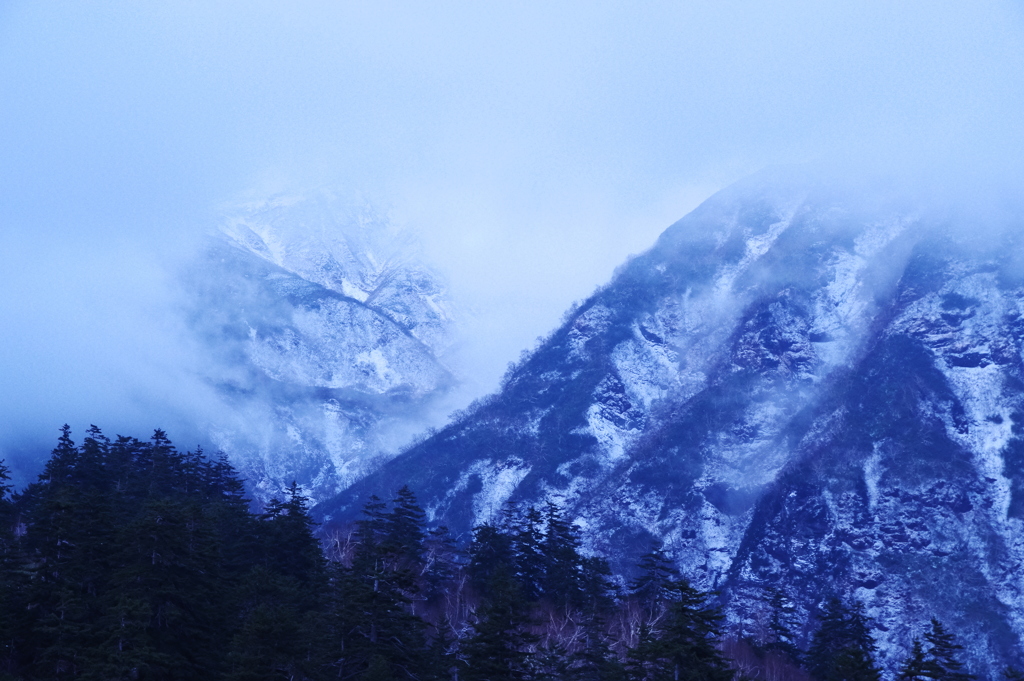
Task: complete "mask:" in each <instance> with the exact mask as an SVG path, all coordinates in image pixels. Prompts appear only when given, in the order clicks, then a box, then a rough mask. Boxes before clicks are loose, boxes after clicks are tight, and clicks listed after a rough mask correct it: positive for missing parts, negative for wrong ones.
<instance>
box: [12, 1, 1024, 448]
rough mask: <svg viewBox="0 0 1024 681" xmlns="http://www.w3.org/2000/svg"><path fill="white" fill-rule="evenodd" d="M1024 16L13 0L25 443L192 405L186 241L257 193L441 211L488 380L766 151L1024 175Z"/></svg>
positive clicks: (957, 177)
mask: <svg viewBox="0 0 1024 681" xmlns="http://www.w3.org/2000/svg"><path fill="white" fill-rule="evenodd" d="M1022 15H1024V9H1022V3H1021V2H1020V1H1019V0H1017V1H1014V2H974V3H963V2H941V1H938V2H936V1H928V2H923V1H917V2H914V1H907V2H892V1H891V0H889V1H885V2H873V1H863V0H862V1H858V2H824V3H823V2H820V1H814V2H812V1H809V0H808V1H805V2H801V1H787V2H753V1H745V0H744V1H741V0H716V1H714V2H630V3H625V2H618V3H612V2H596V1H590V2H522V3H490V2H429V3H427V2H419V3H417V2H372V3H370V2H365V3H353V2H306V1H303V0H294V1H291V2H287V3H282V2H255V1H252V0H246V1H244V2H243V1H238V2H218V1H216V0H197V1H195V2H162V3H137V2H89V1H84V0H76V1H74V2H45V3H40V2H28V1H26V2H21V1H18V0H3V1H2V2H0V267H2V270H0V316H2V318H3V319H4V324H3V326H2V327H0V385H3V390H2V396H0V414H2V416H0V448H2V447H3V443H4V442H5V441H10V440H11V438H12V437H14V435H15V434H18V433H24V432H28V431H34V430H42V431H44V432H45V434H44V438H45V439H46V441H49V440H50V439H51V438H50V435H51V434H52V431H53V429H54V428H55V427H56V426H57V425H59V424H60V423H62V422H63V421H65V420H68V421H72V422H75V421H76V420H77V421H78V422H79V423H84V422H89V421H95V422H98V423H101V424H110V427H111V428H114V427H115V426H117V427H120V426H119V425H118V424H124V429H126V430H127V429H130V428H142V427H144V426H149V425H151V424H152V421H153V420H154V418H156V417H154V416H153V414H154V413H156V414H158V415H160V416H163V415H166V418H159V420H160V421H161V422H162V423H169V422H171V421H173V419H174V418H175V417H174V415H173V414H174V413H176V412H180V414H181V415H182V416H181V418H183V419H186V420H187V418H188V412H189V411H190V410H191V409H193V408H195V407H194V406H193V405H190V404H189V402H190V400H191V401H192V402H193V403H194V402H195V401H196V400H195V399H194V395H193V393H192V392H191V391H192V389H193V387H192V386H191V384H189V382H188V381H187V380H186V379H184V378H181V377H180V376H178V375H177V374H176V370H175V367H178V366H181V365H183V364H187V362H188V361H189V360H188V355H189V352H190V348H189V347H188V346H187V344H185V343H184V342H183V341H181V339H180V338H179V336H178V330H177V327H176V324H177V322H176V321H175V320H174V319H173V316H172V315H170V313H168V312H167V310H169V309H171V308H172V307H173V305H174V302H175V292H174V290H173V287H172V286H169V285H168V283H167V277H166V275H165V271H166V263H167V262H174V260H175V259H176V258H180V257H184V255H185V254H187V253H188V251H189V248H190V247H191V245H192V244H193V243H194V241H195V239H196V238H197V235H199V234H201V233H202V232H203V231H204V230H206V229H208V228H209V227H210V225H211V222H212V220H213V219H214V215H215V213H214V208H215V206H216V205H217V204H219V203H221V202H223V201H226V200H230V199H232V198H233V197H235V196H237V195H239V194H240V193H243V192H251V191H257V192H259V191H273V190H277V189H291V188H296V187H308V186H314V185H328V186H331V187H340V188H343V189H344V190H346V191H352V192H353V193H356V192H358V193H360V194H361V195H363V196H366V197H368V198H369V199H370V200H371V201H372V202H374V203H376V204H378V205H380V206H383V207H385V208H386V209H388V210H390V211H391V212H392V214H393V215H394V216H395V218H396V219H397V220H400V221H402V222H404V223H405V224H407V225H408V226H410V227H412V228H414V229H416V230H418V231H420V232H422V233H423V235H424V242H425V244H426V248H427V252H428V254H429V256H430V257H431V258H432V259H433V260H434V261H435V262H437V263H438V264H439V266H440V267H441V268H442V269H443V270H444V271H445V272H447V274H448V276H449V277H450V280H451V282H452V286H453V288H454V291H455V293H456V295H457V296H459V297H460V299H461V300H463V301H465V302H467V303H468V304H471V305H474V306H476V307H477V308H478V309H480V310H481V311H482V313H481V314H482V316H481V318H480V320H479V321H478V322H477V324H476V326H475V327H473V329H472V330H471V332H472V333H473V334H474V335H473V337H472V339H471V345H472V346H473V347H472V348H471V350H470V352H469V354H468V355H467V357H468V359H467V362H468V364H467V366H469V367H471V369H472V371H474V372H477V373H478V374H479V376H480V380H481V385H484V386H486V385H489V384H490V383H489V382H491V383H493V380H494V378H495V377H496V376H497V375H498V374H500V372H501V370H502V368H503V367H504V365H505V363H506V362H507V361H509V360H510V359H513V358H514V357H515V356H516V355H517V354H518V352H519V350H520V349H522V348H523V347H526V346H528V345H530V344H531V343H532V342H533V339H534V338H535V337H536V336H538V335H540V334H543V333H546V332H547V331H548V330H549V329H550V328H551V327H552V326H553V325H554V324H555V323H556V322H557V320H558V318H559V316H560V314H561V311H562V310H563V309H564V308H565V307H566V306H567V305H568V304H569V303H570V302H571V301H572V300H574V299H577V298H580V297H582V296H584V295H586V294H587V293H588V292H589V291H590V290H592V289H593V288H594V286H596V285H598V284H600V283H602V282H603V281H605V280H606V279H607V278H608V276H609V275H610V274H611V272H612V270H613V269H614V267H615V266H616V265H617V264H619V263H620V262H621V261H622V260H623V259H624V258H625V256H626V255H627V254H629V253H635V252H638V251H640V250H643V249H644V248H646V247H647V246H648V245H650V243H652V242H653V240H654V238H655V237H656V236H657V234H658V233H660V231H661V230H662V229H664V227H666V226H667V225H668V224H669V223H671V222H672V221H674V220H675V219H677V218H679V217H681V216H682V214H684V213H685V212H686V211H687V210H689V209H690V208H692V207H693V206H694V205H695V204H696V203H697V202H698V201H699V200H701V199H702V198H704V197H706V196H707V195H708V194H709V193H711V192H712V191H714V190H715V189H717V188H719V187H721V186H723V185H725V184H727V183H729V182H731V181H732V180H734V179H737V178H739V177H741V176H743V175H745V174H747V173H749V172H752V171H755V170H758V169H760V168H762V167H764V166H766V165H771V164H777V163H786V162H792V161H803V160H811V159H822V158H824V159H835V158H839V159H843V161H842V162H843V163H846V164H848V165H850V166H852V167H858V168H859V167H862V166H863V167H871V166H874V165H877V166H882V167H896V168H898V172H900V173H906V174H910V175H927V176H929V177H933V176H934V177H941V178H944V179H942V180H938V181H941V182H945V183H948V186H951V187H953V186H955V187H961V188H962V187H966V189H964V190H963V191H964V192H965V193H966V192H973V191H976V190H977V189H978V188H980V187H988V186H993V185H996V184H998V185H999V186H1001V187H1011V188H1017V187H1020V180H1021V178H1022V174H1021V172H1020V170H1021V166H1022V160H1021V159H1022V156H1024V154H1022V150H1024V126H1022V123H1021V120H1022V119H1024V113H1022V112H1024V20H1022ZM199 401H201V400H199ZM111 422H114V423H111ZM76 425H78V424H76Z"/></svg>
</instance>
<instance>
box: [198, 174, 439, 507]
mask: <svg viewBox="0 0 1024 681" xmlns="http://www.w3.org/2000/svg"><path fill="white" fill-rule="evenodd" d="M188 279H189V282H190V287H191V291H192V296H193V297H192V300H193V303H194V304H193V306H192V313H191V314H192V317H191V322H192V326H193V328H194V329H195V331H196V333H197V334H198V335H199V337H200V339H201V347H203V349H204V351H206V352H207V353H208V354H209V356H210V357H211V361H210V363H209V367H208V373H209V379H210V380H211V381H212V382H214V383H215V384H216V385H217V387H218V394H219V395H220V396H221V397H222V399H223V401H224V404H225V408H224V409H223V410H222V411H221V413H218V414H214V415H212V416H211V419H210V422H211V424H212V428H213V431H214V432H213V433H212V435H213V439H214V441H215V442H216V444H217V445H218V446H219V447H221V448H223V449H224V451H225V452H227V453H228V455H229V456H230V458H231V459H232V460H233V462H234V463H235V464H236V465H237V466H238V467H239V468H240V470H241V471H242V473H243V475H244V476H245V477H246V478H247V479H248V480H249V481H250V483H251V484H252V486H253V488H254V490H255V491H256V493H257V495H259V496H263V497H267V496H270V495H274V494H278V493H279V492H280V490H281V489H282V488H283V487H284V486H286V485H288V484H289V483H290V482H291V481H292V480H293V479H295V480H297V481H298V482H299V483H300V484H302V485H303V486H304V488H305V489H306V490H307V492H308V493H309V494H310V495H311V496H312V497H313V499H314V501H317V500H319V499H322V498H324V497H325V496H329V495H332V494H335V493H337V491H338V490H340V489H343V488H344V487H345V486H346V485H348V484H350V483H351V482H352V481H354V480H355V479H357V478H359V477H361V476H362V475H365V474H366V472H367V471H369V470H371V469H372V468H373V467H374V466H375V465H377V464H379V462H380V460H381V459H382V458H384V457H386V456H387V455H389V454H390V453H393V452H394V451H395V449H396V448H397V447H399V446H400V445H401V444H403V443H404V442H406V441H407V440H408V437H409V436H410V435H411V434H412V433H414V432H416V431H418V430H420V429H422V428H424V427H425V424H426V422H427V416H428V415H429V412H430V410H431V408H432V406H433V405H434V403H435V402H436V400H437V399H438V397H439V396H440V395H442V394H444V393H445V391H446V390H447V389H448V388H450V387H451V385H452V383H453V379H452V376H451V374H450V372H449V371H448V369H447V368H446V366H445V360H444V356H445V353H446V352H447V351H448V349H449V347H450V345H451V341H452V338H453V335H452V334H453V324H454V321H453V312H452V305H451V302H450V301H449V300H448V297H447V294H446V291H445V288H444V286H443V284H442V283H441V280H440V279H439V278H438V276H437V275H436V274H435V273H434V272H433V271H432V270H431V269H430V268H429V267H427V266H426V265H425V264H424V263H422V262H420V261H418V260H417V259H416V257H415V244H414V243H413V242H412V240H411V238H410V237H409V235H408V234H407V233H405V232H402V231H401V230H399V229H396V228H395V227H393V226H392V225H391V224H390V223H389V222H388V221H386V220H384V219H382V218H380V217H377V216H374V215H372V214H368V213H365V212H353V211H351V210H349V209H347V208H346V207H345V206H344V205H343V204H340V203H339V202H337V201H335V200H332V199H331V198H330V197H329V196H328V195H326V194H322V193H317V194H312V195H310V196H304V197H274V198H271V199H267V200H263V201H259V202H254V203H251V204H247V205H243V206H238V207H236V208H235V209H234V210H233V211H231V212H230V213H229V214H228V216H227V218H226V219H225V222H224V225H223V227H222V229H221V234H220V235H219V236H218V237H217V238H216V239H214V240H213V243H212V244H211V246H210V248H209V250H208V251H207V253H206V255H205V257H204V259H203V260H202V262H200V263H197V265H196V267H195V268H193V270H192V271H191V272H190V274H189V277H188Z"/></svg>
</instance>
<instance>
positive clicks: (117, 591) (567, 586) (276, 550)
mask: <svg viewBox="0 0 1024 681" xmlns="http://www.w3.org/2000/svg"><path fill="white" fill-rule="evenodd" d="M8 480H9V477H8V475H7V470H6V469H5V468H4V467H3V466H2V464H0V515H2V518H0V520H2V523H0V526H2V534H0V679H96V680H100V679H102V680H120V679H183V680H184V679H188V680H193V679H225V680H230V681H260V680H264V679H266V680H270V679H289V680H300V679H307V680H319V679H323V680H327V679H360V680H366V681H383V680H392V679H393V680H407V679H408V680H415V681H432V680H435V679H438V680H439V679H444V680H452V681H504V680H516V681H520V680H521V681H530V680H537V681H541V680H548V679H550V680H562V679H564V680H573V681H576V680H578V681H591V680H592V681H662V680H666V681H669V680H671V681H690V680H693V681H696V680H698V679H700V680H702V681H716V680H722V681H725V680H727V679H733V678H737V679H739V678H750V679H753V678H759V679H780V680H781V679H818V680H820V681H840V680H843V681H860V680H865V681H875V680H877V679H880V678H881V676H882V674H881V671H880V669H879V667H878V666H877V663H876V661H875V651H876V649H875V644H874V641H873V640H872V637H871V634H870V622H869V620H868V618H867V616H866V615H865V613H864V610H863V608H862V607H861V606H860V605H859V604H857V603H855V602H844V601H842V600H840V599H838V598H835V599H831V600H829V601H827V602H826V604H825V606H824V607H823V609H822V611H821V612H820V613H818V614H817V616H816V618H815V619H816V628H815V630H814V631H815V633H814V634H813V635H812V636H811V637H810V640H809V645H808V646H807V649H806V650H804V649H802V648H801V647H800V645H799V643H800V642H799V640H798V638H799V637H798V633H797V632H800V631H803V630H804V629H806V627H804V623H803V622H800V621H798V619H797V618H796V615H795V609H794V607H793V604H792V603H791V602H790V601H789V599H788V598H787V597H786V595H785V594H784V593H782V592H781V591H779V590H769V592H768V593H766V595H765V607H766V608H767V612H769V613H770V615H769V617H768V618H767V622H766V625H765V626H764V627H763V631H762V632H760V633H759V634H758V635H757V636H746V637H737V636H731V637H730V636H726V632H725V631H724V628H723V626H724V625H723V617H722V614H721V612H720V610H719V608H718V607H717V606H716V604H715V596H714V594H710V593H706V592H703V591H700V590H698V589H696V588H694V587H693V586H692V585H691V584H690V583H689V582H688V581H687V580H686V579H685V577H684V576H683V575H681V574H679V572H678V571H677V569H676V568H675V566H674V565H673V563H672V562H671V561H670V560H668V558H667V557H666V556H665V555H664V553H663V552H662V551H661V550H660V549H659V548H657V547H655V548H654V549H652V551H651V552H650V553H648V554H647V555H644V556H642V557H641V558H640V559H639V562H638V565H637V570H636V576H635V577H634V578H632V579H630V580H625V579H622V578H619V577H616V576H615V575H612V573H611V571H610V569H609V567H608V563H607V562H605V561H604V560H603V559H602V558H600V557H594V556H588V555H585V553H584V551H583V550H582V545H581V536H580V530H579V528H578V526H577V525H575V524H574V523H572V522H570V521H569V520H568V519H567V518H566V517H565V515H564V513H563V510H562V509H561V508H560V507H559V506H557V505H555V504H548V505H546V506H544V507H542V508H532V507H531V508H514V507H511V506H510V507H508V508H507V509H506V510H505V512H504V513H503V514H502V515H501V517H500V518H499V519H498V521H496V522H495V523H493V524H485V525H482V526H480V527H477V528H476V529H475V531H474V534H473V538H472V540H471V541H470V542H469V544H468V546H459V545H457V543H456V542H455V541H454V539H453V538H452V537H451V536H450V535H449V533H448V532H447V530H446V529H445V528H434V529H428V528H427V526H426V523H425V514H424V512H423V510H422V509H421V508H420V507H419V506H418V505H417V502H416V498H415V496H414V494H413V493H412V492H411V491H410V490H409V489H407V488H403V489H401V490H399V491H398V492H397V495H396V497H395V498H394V499H393V500H392V501H390V502H389V503H386V502H384V501H382V500H381V499H378V498H376V497H373V498H371V499H370V500H369V502H368V503H367V504H366V506H365V508H364V510H363V517H362V519H361V520H360V521H358V522H357V523H355V524H354V525H353V526H352V527H351V528H350V529H348V530H346V531H335V532H333V533H332V534H331V535H330V536H329V537H327V538H325V539H318V538H317V535H316V533H315V526H314V523H313V521H312V519H311V518H310V515H309V512H308V509H307V502H308V500H307V499H306V498H305V497H304V496H303V495H302V493H301V490H300V489H299V488H298V487H297V486H295V485H293V486H292V487H291V488H290V489H289V490H288V493H287V498H286V499H284V500H275V501H272V502H270V503H269V504H268V505H267V506H266V507H265V508H263V509H262V510H261V511H259V512H254V511H253V510H252V508H251V504H250V502H249V501H248V500H247V499H246V498H245V496H244V487H243V484H242V481H241V480H240V479H239V477H238V475H237V474H236V472H235V470H234V469H233V468H232V467H231V466H230V464H228V462H227V461H226V460H225V459H224V457H223V456H220V457H216V458H213V459H211V458H208V457H206V456H204V455H203V453H202V452H201V451H196V452H180V451H178V450H177V449H176V448H175V447H174V446H173V445H172V444H171V442H170V441H169V440H168V438H167V436H166V435H165V434H164V433H163V432H162V431H159V430H158V431H156V432H155V433H154V435H153V437H152V438H151V439H150V440H149V441H140V440H137V439H135V438H130V437H117V438H116V439H114V440H110V439H108V438H107V437H105V436H104V435H103V433H102V432H100V430H99V429H98V428H96V427H93V428H91V429H90V430H89V431H88V432H87V434H86V437H85V439H84V440H83V442H82V444H81V445H76V444H75V443H74V442H73V441H72V439H71V434H70V429H69V428H68V427H67V426H65V427H64V428H63V429H62V434H61V437H60V438H59V440H58V443H57V447H56V448H55V449H54V450H53V453H52V456H51V458H50V460H49V461H48V463H47V464H46V467H45V469H44V471H43V473H42V474H41V475H40V476H39V479H38V481H37V482H35V483H33V484H31V485H29V486H28V487H27V488H26V489H25V490H23V491H22V492H20V493H17V494H12V490H11V487H10V485H9V484H7V481H8ZM961 650H962V649H961V648H960V646H959V645H958V644H957V643H956V641H955V639H954V638H953V636H952V635H951V634H949V633H948V632H947V631H946V630H945V629H944V628H943V627H942V625H941V624H940V623H939V622H936V621H932V623H931V625H930V628H929V629H928V631H927V633H925V634H924V637H923V641H915V643H914V645H913V647H912V650H910V651H908V655H907V659H906V661H905V662H904V664H903V665H902V668H901V672H900V674H899V676H898V678H899V679H901V680H914V679H951V680H955V681H963V680H967V679H971V678H973V677H972V676H970V675H969V674H968V673H967V672H966V671H965V670H964V668H963V665H962V663H961V661H960V659H959V655H960V652H961ZM1007 676H1008V678H1010V679H1021V678H1024V677H1022V676H1021V675H1020V674H1018V673H1017V672H1015V671H1013V670H1008V671H1007Z"/></svg>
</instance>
